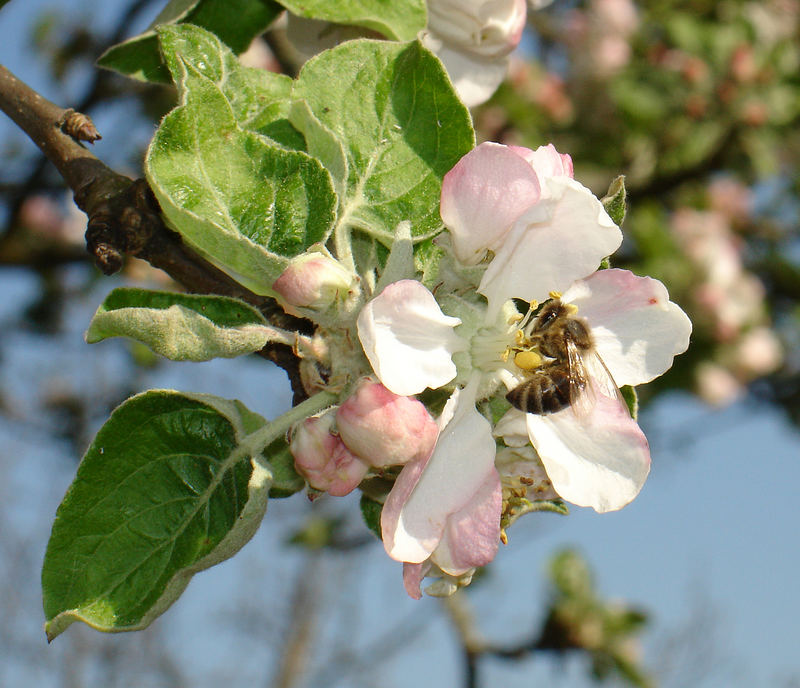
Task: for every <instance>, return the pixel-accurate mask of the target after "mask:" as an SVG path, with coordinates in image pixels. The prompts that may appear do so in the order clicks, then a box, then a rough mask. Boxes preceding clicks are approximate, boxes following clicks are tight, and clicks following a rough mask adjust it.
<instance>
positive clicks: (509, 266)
mask: <svg viewBox="0 0 800 688" xmlns="http://www.w3.org/2000/svg"><path fill="white" fill-rule="evenodd" d="M544 188H545V189H546V190H547V195H548V196H549V198H548V199H547V200H543V201H542V202H541V203H540V204H538V205H536V206H534V207H533V208H532V209H531V212H529V213H526V214H525V215H523V216H522V217H521V218H520V219H519V220H518V221H517V222H516V223H515V225H514V227H513V229H512V230H511V232H509V234H508V236H506V237H505V239H504V241H503V244H502V246H500V247H499V249H498V250H497V253H496V254H495V257H494V258H493V259H492V262H491V263H490V264H489V267H488V268H487V270H486V272H485V273H484V276H483V279H482V280H481V284H480V287H479V288H478V291H479V292H480V293H481V294H484V295H485V296H486V297H487V299H488V300H489V314H490V315H491V314H493V313H496V312H497V311H498V309H499V308H500V306H502V304H503V303H504V302H505V301H507V300H508V299H510V298H514V297H516V298H520V299H524V300H525V301H544V300H545V299H547V298H548V295H549V293H550V292H551V291H563V290H564V289H566V288H567V287H569V286H570V285H571V284H572V283H573V282H574V281H575V280H578V279H581V278H583V277H586V276H587V275H590V274H592V273H593V272H594V271H595V270H597V268H598V266H599V265H600V261H602V259H603V258H605V257H606V256H608V255H610V254H612V253H613V252H614V251H616V250H617V248H619V245H620V244H621V243H622V232H620V230H619V227H617V226H616V225H615V224H614V223H613V222H612V221H611V218H609V216H608V214H607V213H606V211H605V210H604V209H603V205H602V204H601V203H600V201H598V200H597V198H595V196H594V195H593V194H592V192H591V191H589V190H588V189H587V188H585V187H584V186H581V185H580V184H579V183H578V182H576V181H574V180H572V179H569V178H567V177H554V178H551V179H547V180H545V187H544Z"/></svg>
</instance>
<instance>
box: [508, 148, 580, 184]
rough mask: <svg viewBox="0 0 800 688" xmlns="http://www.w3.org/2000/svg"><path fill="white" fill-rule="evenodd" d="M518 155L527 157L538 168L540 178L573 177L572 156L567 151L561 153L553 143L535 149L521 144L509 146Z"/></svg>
mask: <svg viewBox="0 0 800 688" xmlns="http://www.w3.org/2000/svg"><path fill="white" fill-rule="evenodd" d="M509 148H511V150H513V151H514V152H515V153H516V154H517V155H519V156H521V157H523V158H525V160H527V161H528V163H529V164H530V165H531V166H532V167H533V169H534V170H536V174H538V175H539V179H544V178H545V177H570V178H573V177H574V176H575V175H574V168H573V166H572V158H571V157H570V156H569V155H567V154H566V153H559V152H558V151H557V150H556V147H555V146H554V145H553V144H552V143H548V144H547V145H546V146H539V147H538V148H537V149H536V150H535V151H532V150H531V149H530V148H522V147H521V146H509Z"/></svg>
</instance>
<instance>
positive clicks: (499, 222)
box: [441, 142, 541, 264]
mask: <svg viewBox="0 0 800 688" xmlns="http://www.w3.org/2000/svg"><path fill="white" fill-rule="evenodd" d="M540 194H541V188H540V185H539V178H538V177H537V176H536V172H535V171H534V170H533V168H532V167H531V166H530V165H529V164H528V163H527V162H526V161H525V160H524V159H523V158H522V157H520V156H519V155H518V154H517V153H514V152H513V151H512V150H510V149H509V148H508V147H507V146H503V145H501V144H499V143H489V142H487V143H482V144H481V145H480V146H478V147H477V148H475V149H474V150H473V151H471V152H469V153H467V155H465V156H464V157H463V158H461V160H459V161H458V163H457V164H456V166H455V167H454V168H453V169H452V170H450V171H449V172H448V173H447V174H446V175H445V176H444V180H443V182H442V203H441V214H442V221H443V222H444V224H445V225H446V226H447V228H448V229H449V230H450V233H451V235H452V237H453V250H454V251H455V254H456V257H457V258H458V260H460V261H461V262H462V263H465V264H474V263H477V262H478V261H479V260H480V259H481V258H482V257H483V255H484V254H485V253H486V250H487V249H488V248H496V247H497V245H498V244H499V243H500V242H501V241H502V239H503V237H504V236H505V234H506V233H507V232H508V231H509V229H510V228H511V226H512V225H513V224H514V222H515V221H516V220H517V218H519V217H520V215H522V214H523V213H524V212H525V211H526V210H527V209H528V208H530V207H531V206H532V205H534V204H535V203H536V202H537V201H538V200H539V197H540Z"/></svg>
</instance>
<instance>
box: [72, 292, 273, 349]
mask: <svg viewBox="0 0 800 688" xmlns="http://www.w3.org/2000/svg"><path fill="white" fill-rule="evenodd" d="M109 337H129V338H131V339H134V340H136V341H139V342H142V343H143V344H145V345H146V346H148V347H149V348H150V349H151V350H152V351H154V352H155V353H157V354H160V355H161V356H164V357H166V358H168V359H170V360H173V361H208V360H210V359H212V358H233V357H234V356H242V355H244V354H249V353H253V352H254V351H258V350H260V349H261V348H263V346H264V345H265V344H266V343H267V337H268V333H267V329H266V321H265V320H264V317H263V316H262V315H261V313H259V312H258V311H257V310H256V309H255V308H253V307H252V306H249V305H248V304H246V303H244V302H242V301H238V300H236V299H232V298H228V297H224V296H206V295H196V294H175V293H172V292H161V291H148V290H146V289H130V288H122V289H115V290H114V291H112V292H111V293H110V294H109V295H108V296H107V297H106V299H105V301H103V303H102V304H101V305H100V307H99V308H98V309H97V312H96V313H95V315H94V317H93V318H92V321H91V322H90V323H89V329H88V330H87V332H86V341H87V342H88V343H89V344H94V343H96V342H99V341H102V340H103V339H107V338H109Z"/></svg>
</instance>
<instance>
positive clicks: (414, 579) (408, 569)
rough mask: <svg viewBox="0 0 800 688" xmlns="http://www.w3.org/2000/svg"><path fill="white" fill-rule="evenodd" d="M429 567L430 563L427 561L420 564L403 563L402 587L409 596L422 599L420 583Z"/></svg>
mask: <svg viewBox="0 0 800 688" xmlns="http://www.w3.org/2000/svg"><path fill="white" fill-rule="evenodd" d="M430 568H431V563H430V562H429V561H424V562H422V563H421V564H409V563H404V564H403V587H404V588H405V589H406V592H407V593H408V596H409V597H411V598H413V599H415V600H420V599H422V591H421V590H420V585H422V579H423V578H425V574H427V573H428V571H430Z"/></svg>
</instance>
